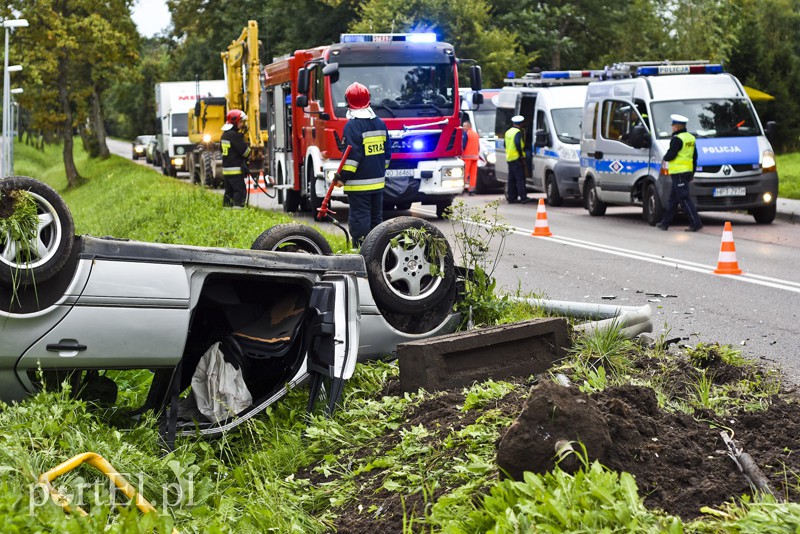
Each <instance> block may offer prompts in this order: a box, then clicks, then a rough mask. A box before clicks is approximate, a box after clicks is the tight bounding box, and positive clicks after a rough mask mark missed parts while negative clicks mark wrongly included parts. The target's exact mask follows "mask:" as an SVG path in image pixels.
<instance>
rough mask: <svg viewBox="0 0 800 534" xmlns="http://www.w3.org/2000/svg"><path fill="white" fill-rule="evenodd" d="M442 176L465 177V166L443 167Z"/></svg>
mask: <svg viewBox="0 0 800 534" xmlns="http://www.w3.org/2000/svg"><path fill="white" fill-rule="evenodd" d="M442 176H443V177H444V178H445V179H446V178H463V177H464V167H445V168H444V169H442Z"/></svg>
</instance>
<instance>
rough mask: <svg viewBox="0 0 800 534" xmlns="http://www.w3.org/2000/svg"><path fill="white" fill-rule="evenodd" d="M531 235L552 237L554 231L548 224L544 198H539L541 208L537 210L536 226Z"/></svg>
mask: <svg viewBox="0 0 800 534" xmlns="http://www.w3.org/2000/svg"><path fill="white" fill-rule="evenodd" d="M531 235H534V236H540V237H550V236H551V235H553V233H552V232H551V231H550V226H548V224H547V208H545V207H544V199H543V198H540V199H539V208H538V209H537V210H536V226H534V227H533V233H532V234H531Z"/></svg>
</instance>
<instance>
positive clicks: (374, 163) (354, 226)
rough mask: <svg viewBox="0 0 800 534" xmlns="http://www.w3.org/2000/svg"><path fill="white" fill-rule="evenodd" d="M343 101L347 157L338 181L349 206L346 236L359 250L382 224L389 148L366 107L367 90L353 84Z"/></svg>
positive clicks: (381, 126)
mask: <svg viewBox="0 0 800 534" xmlns="http://www.w3.org/2000/svg"><path fill="white" fill-rule="evenodd" d="M345 99H346V100H347V105H348V107H349V110H348V112H347V113H348V118H349V119H350V120H348V121H347V124H345V126H344V140H345V142H346V143H347V145H348V146H350V154H349V155H348V156H347V160H346V161H345V162H344V165H343V166H342V172H341V175H340V176H339V177H338V180H339V182H341V183H343V187H344V192H345V194H346V195H347V202H348V204H349V205H350V215H349V217H348V219H347V224H348V226H349V227H350V235H351V236H352V238H353V244H354V245H355V246H360V244H361V242H362V241H363V240H364V238H365V237H366V236H367V234H368V233H369V232H370V230H372V229H373V228H375V227H376V226H378V225H379V224H380V223H381V222H382V221H383V187H384V184H385V175H386V168H387V167H388V166H389V160H390V159H391V156H392V147H391V142H390V139H389V131H388V130H387V128H386V124H384V122H383V121H382V120H381V119H380V118H379V117H377V116H376V115H375V112H374V111H372V108H370V106H369V103H370V95H369V90H368V89H367V88H366V87H365V86H364V85H362V84H360V83H357V82H356V83H353V84H351V85H350V86H349V87H348V88H347V90H346V91H345Z"/></svg>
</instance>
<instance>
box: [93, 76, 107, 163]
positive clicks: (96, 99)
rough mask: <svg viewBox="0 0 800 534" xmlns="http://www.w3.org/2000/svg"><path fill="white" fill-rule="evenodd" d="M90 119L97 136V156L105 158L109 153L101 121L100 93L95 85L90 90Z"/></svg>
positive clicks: (103, 125) (104, 129)
mask: <svg viewBox="0 0 800 534" xmlns="http://www.w3.org/2000/svg"><path fill="white" fill-rule="evenodd" d="M92 121H93V122H94V134H95V136H96V137H97V145H98V147H97V148H98V151H99V154H98V155H99V156H100V158H101V159H107V158H108V156H110V155H111V153H110V152H109V150H108V144H107V143H106V127H105V124H104V122H103V105H102V103H101V101H100V95H99V94H98V92H97V87H95V88H94V89H93V90H92Z"/></svg>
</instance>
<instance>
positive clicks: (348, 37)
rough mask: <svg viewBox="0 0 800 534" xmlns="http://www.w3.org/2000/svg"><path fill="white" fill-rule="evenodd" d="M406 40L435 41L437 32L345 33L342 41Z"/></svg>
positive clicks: (386, 41) (418, 41)
mask: <svg viewBox="0 0 800 534" xmlns="http://www.w3.org/2000/svg"><path fill="white" fill-rule="evenodd" d="M398 41H406V42H409V43H435V42H436V34H435V33H343V34H341V35H340V38H339V42H341V43H391V42H398Z"/></svg>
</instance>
